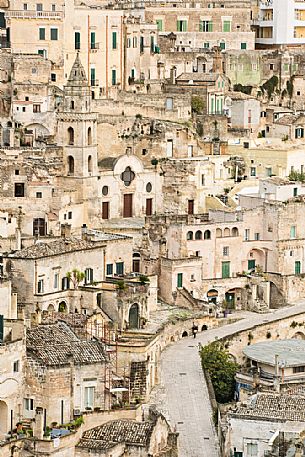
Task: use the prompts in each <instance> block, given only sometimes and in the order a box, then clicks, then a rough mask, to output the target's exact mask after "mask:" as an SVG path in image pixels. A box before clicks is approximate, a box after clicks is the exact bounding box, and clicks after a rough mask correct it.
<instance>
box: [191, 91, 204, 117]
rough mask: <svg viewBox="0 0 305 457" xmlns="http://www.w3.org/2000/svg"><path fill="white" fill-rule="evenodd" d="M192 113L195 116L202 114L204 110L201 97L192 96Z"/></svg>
mask: <svg viewBox="0 0 305 457" xmlns="http://www.w3.org/2000/svg"><path fill="white" fill-rule="evenodd" d="M191 105H192V112H193V113H196V114H202V113H203V110H204V101H203V100H202V98H201V97H198V96H196V95H195V96H194V97H192V102H191Z"/></svg>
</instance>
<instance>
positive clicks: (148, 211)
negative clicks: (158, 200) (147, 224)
mask: <svg viewBox="0 0 305 457" xmlns="http://www.w3.org/2000/svg"><path fill="white" fill-rule="evenodd" d="M145 214H146V216H151V215H152V198H147V199H146V212H145Z"/></svg>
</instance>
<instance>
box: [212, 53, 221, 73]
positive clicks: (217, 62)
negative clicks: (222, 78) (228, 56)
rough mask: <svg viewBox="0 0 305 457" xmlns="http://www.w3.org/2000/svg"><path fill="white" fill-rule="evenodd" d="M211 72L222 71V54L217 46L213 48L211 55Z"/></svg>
mask: <svg viewBox="0 0 305 457" xmlns="http://www.w3.org/2000/svg"><path fill="white" fill-rule="evenodd" d="M213 73H219V74H222V73H223V68H222V54H221V51H220V49H219V48H218V47H215V48H214V55H213Z"/></svg>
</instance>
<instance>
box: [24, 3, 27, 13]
mask: <svg viewBox="0 0 305 457" xmlns="http://www.w3.org/2000/svg"><path fill="white" fill-rule="evenodd" d="M23 10H24V11H27V10H28V4H27V3H24V4H23Z"/></svg>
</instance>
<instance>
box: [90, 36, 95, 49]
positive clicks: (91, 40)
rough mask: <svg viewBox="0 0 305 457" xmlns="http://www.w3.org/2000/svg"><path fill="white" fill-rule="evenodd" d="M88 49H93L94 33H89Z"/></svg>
mask: <svg viewBox="0 0 305 457" xmlns="http://www.w3.org/2000/svg"><path fill="white" fill-rule="evenodd" d="M90 48H91V49H95V32H91V33H90Z"/></svg>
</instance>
